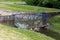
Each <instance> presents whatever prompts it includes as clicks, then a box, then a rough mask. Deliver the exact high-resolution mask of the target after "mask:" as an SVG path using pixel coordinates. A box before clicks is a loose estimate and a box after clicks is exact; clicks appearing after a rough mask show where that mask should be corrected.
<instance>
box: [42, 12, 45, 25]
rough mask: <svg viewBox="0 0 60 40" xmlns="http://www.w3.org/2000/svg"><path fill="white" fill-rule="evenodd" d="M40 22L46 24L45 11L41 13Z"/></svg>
mask: <svg viewBox="0 0 60 40" xmlns="http://www.w3.org/2000/svg"><path fill="white" fill-rule="evenodd" d="M42 22H43V25H46V13H45V12H43V13H42Z"/></svg>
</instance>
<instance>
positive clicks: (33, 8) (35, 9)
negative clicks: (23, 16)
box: [0, 4, 60, 12]
mask: <svg viewBox="0 0 60 40" xmlns="http://www.w3.org/2000/svg"><path fill="white" fill-rule="evenodd" d="M0 5H1V6H0V8H4V9H9V10H16V11H23V12H59V11H60V9H55V8H45V7H38V6H30V5H18V4H0Z"/></svg>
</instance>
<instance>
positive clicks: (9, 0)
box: [0, 0, 22, 2]
mask: <svg viewBox="0 0 60 40" xmlns="http://www.w3.org/2000/svg"><path fill="white" fill-rule="evenodd" d="M19 1H20V2H21V1H22V0H0V2H19Z"/></svg>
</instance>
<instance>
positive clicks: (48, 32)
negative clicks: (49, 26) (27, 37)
mask: <svg viewBox="0 0 60 40" xmlns="http://www.w3.org/2000/svg"><path fill="white" fill-rule="evenodd" d="M40 33H43V34H45V35H47V36H49V37H52V38H54V39H56V40H60V34H59V33H57V32H55V31H51V30H42V31H40Z"/></svg>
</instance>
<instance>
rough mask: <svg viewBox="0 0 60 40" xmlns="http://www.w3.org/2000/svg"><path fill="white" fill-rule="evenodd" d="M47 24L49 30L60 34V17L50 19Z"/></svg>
mask: <svg viewBox="0 0 60 40" xmlns="http://www.w3.org/2000/svg"><path fill="white" fill-rule="evenodd" d="M49 23H50V24H51V25H52V27H51V30H53V31H56V32H58V33H60V15H57V16H54V17H52V18H51V19H50V20H49Z"/></svg>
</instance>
